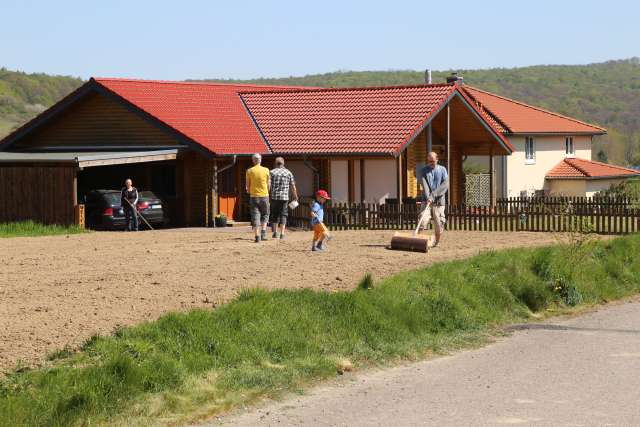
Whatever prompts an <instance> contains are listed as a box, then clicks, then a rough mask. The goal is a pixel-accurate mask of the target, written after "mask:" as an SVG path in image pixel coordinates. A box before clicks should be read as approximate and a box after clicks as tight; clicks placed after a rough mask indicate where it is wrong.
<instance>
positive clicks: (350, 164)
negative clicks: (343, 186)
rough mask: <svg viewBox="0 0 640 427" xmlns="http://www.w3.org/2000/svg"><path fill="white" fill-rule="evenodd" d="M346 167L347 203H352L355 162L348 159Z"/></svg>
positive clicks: (354, 192)
mask: <svg viewBox="0 0 640 427" xmlns="http://www.w3.org/2000/svg"><path fill="white" fill-rule="evenodd" d="M347 165H348V166H347V174H348V193H349V203H353V202H355V201H356V200H355V198H356V183H355V168H356V165H355V160H353V159H349V160H348V161H347Z"/></svg>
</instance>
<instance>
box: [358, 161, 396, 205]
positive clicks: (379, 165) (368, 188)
mask: <svg viewBox="0 0 640 427" xmlns="http://www.w3.org/2000/svg"><path fill="white" fill-rule="evenodd" d="M396 175H397V173H396V163H395V160H394V159H388V160H387V159H384V160H382V159H366V160H365V161H364V179H365V188H364V196H365V197H364V198H365V201H367V202H374V203H383V202H384V199H386V198H392V199H395V198H397V197H398V196H397V186H396V181H397V176H396Z"/></svg>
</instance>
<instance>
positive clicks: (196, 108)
mask: <svg viewBox="0 0 640 427" xmlns="http://www.w3.org/2000/svg"><path fill="white" fill-rule="evenodd" d="M94 80H95V81H96V82H97V83H99V84H100V85H102V86H104V87H105V88H107V89H108V90H109V91H111V92H113V93H115V94H117V95H119V96H121V97H122V98H124V99H125V100H127V101H128V102H130V103H132V104H134V105H135V106H136V107H138V108H139V109H141V110H143V111H145V112H147V113H148V114H150V115H152V116H153V117H154V118H156V119H158V120H159V121H161V122H163V123H165V124H167V125H169V126H171V127H172V128H173V129H175V130H177V131H178V132H180V133H181V134H183V135H184V136H186V137H187V138H189V139H191V140H192V141H194V142H196V143H198V144H200V145H202V146H203V147H204V148H206V149H208V150H210V151H212V152H214V153H216V154H249V153H268V152H269V149H268V148H267V147H266V146H265V144H264V141H263V139H262V137H261V136H260V133H259V132H258V130H257V129H256V126H255V124H254V123H253V122H252V119H251V117H250V116H249V115H248V114H247V111H246V109H245V107H244V105H243V104H242V102H241V100H240V98H239V97H238V91H241V90H244V91H247V90H251V91H261V90H274V89H276V88H278V89H279V90H286V89H287V87H282V86H257V85H237V84H220V83H195V82H193V83H192V82H166V81H152V80H131V79H110V78H96V79H94Z"/></svg>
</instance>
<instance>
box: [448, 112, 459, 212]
mask: <svg viewBox="0 0 640 427" xmlns="http://www.w3.org/2000/svg"><path fill="white" fill-rule="evenodd" d="M447 172H448V173H449V179H450V181H449V191H447V204H448V205H449V204H451V189H455V186H456V185H457V180H458V178H459V177H454V174H453V171H452V170H451V107H450V104H447ZM454 179H455V182H454Z"/></svg>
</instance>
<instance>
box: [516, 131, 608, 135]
mask: <svg viewBox="0 0 640 427" xmlns="http://www.w3.org/2000/svg"><path fill="white" fill-rule="evenodd" d="M606 134H607V132H606V131H602V132H568V131H567V132H505V135H509V136H559V135H561V136H564V135H566V136H589V135H591V136H593V135H606Z"/></svg>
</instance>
